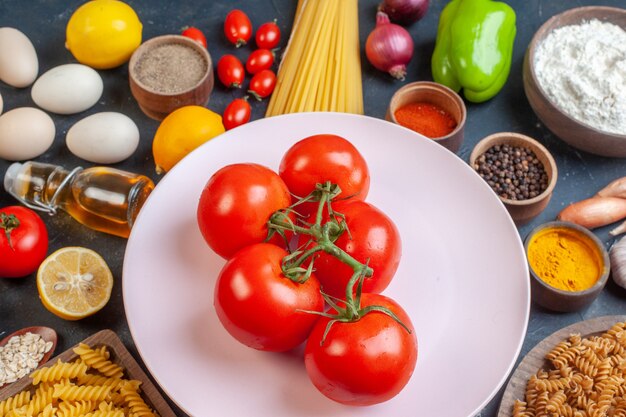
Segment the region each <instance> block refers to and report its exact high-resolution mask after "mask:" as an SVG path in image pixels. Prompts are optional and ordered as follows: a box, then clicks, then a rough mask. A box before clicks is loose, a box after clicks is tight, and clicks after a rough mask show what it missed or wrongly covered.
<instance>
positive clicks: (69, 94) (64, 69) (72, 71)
mask: <svg viewBox="0 0 626 417" xmlns="http://www.w3.org/2000/svg"><path fill="white" fill-rule="evenodd" d="M102 90H103V84H102V77H100V74H98V73H97V72H96V71H95V70H93V69H92V68H90V67H88V66H86V65H82V64H65V65H59V66H58V67H54V68H52V69H50V70H48V71H46V72H45V73H44V74H43V75H42V76H41V77H39V79H38V80H37V81H36V82H35V85H33V89H32V91H31V96H32V98H33V101H34V102H35V103H36V104H37V105H38V106H39V107H41V108H42V109H44V110H48V111H49V112H52V113H58V114H74V113H80V112H81V111H85V110H87V109H88V108H90V107H91V106H93V105H94V104H96V103H97V102H98V100H100V97H101V96H102Z"/></svg>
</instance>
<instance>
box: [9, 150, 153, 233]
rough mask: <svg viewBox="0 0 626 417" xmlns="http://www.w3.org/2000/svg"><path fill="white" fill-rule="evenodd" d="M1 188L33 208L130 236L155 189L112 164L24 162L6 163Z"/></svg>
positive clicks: (141, 176)
mask: <svg viewBox="0 0 626 417" xmlns="http://www.w3.org/2000/svg"><path fill="white" fill-rule="evenodd" d="M4 188H5V190H6V191H7V192H8V193H9V194H11V195H13V196H14V197H15V198H17V199H18V200H20V201H21V202H22V203H23V204H24V205H26V206H27V207H30V208H32V209H34V210H40V211H44V212H48V213H50V214H55V213H56V212H57V210H58V209H62V210H63V211H66V212H67V213H69V214H70V215H71V216H72V217H74V218H75V219H76V220H78V221H79V222H80V223H82V224H84V225H85V226H87V227H90V228H92V229H94V230H98V231H101V232H105V233H110V234H113V235H117V236H121V237H128V235H129V234H130V229H131V228H132V226H133V224H134V222H135V219H136V218H137V214H138V213H139V210H140V209H141V207H142V206H143V204H144V203H145V201H146V199H147V198H148V195H149V194H150V192H151V191H152V190H153V189H154V183H153V182H152V180H151V179H150V178H148V177H146V176H144V175H139V174H133V173H130V172H126V171H121V170H119V169H115V168H110V167H93V168H87V169H83V168H81V167H77V168H74V169H73V170H71V171H68V170H67V169H65V168H63V167H62V166H58V165H52V164H45V163H40V162H33V161H28V162H25V163H18V162H16V163H14V164H12V165H10V166H9V169H8V170H7V172H6V174H5V176H4Z"/></svg>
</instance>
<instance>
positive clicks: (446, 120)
mask: <svg viewBox="0 0 626 417" xmlns="http://www.w3.org/2000/svg"><path fill="white" fill-rule="evenodd" d="M394 115H395V116H396V120H397V121H398V123H399V124H400V125H402V126H404V127H408V128H409V129H411V130H414V131H416V132H417V133H421V134H422V135H424V136H426V137H429V138H439V137H442V136H446V135H448V134H450V133H451V132H452V131H453V130H454V129H455V128H456V125H457V123H456V120H454V118H453V117H452V116H451V115H450V114H449V113H448V112H446V111H445V110H444V109H442V108H441V107H439V106H437V105H435V104H432V103H426V102H417V103H409V104H405V105H404V106H402V107H400V108H399V109H398V110H396V112H395V114H394Z"/></svg>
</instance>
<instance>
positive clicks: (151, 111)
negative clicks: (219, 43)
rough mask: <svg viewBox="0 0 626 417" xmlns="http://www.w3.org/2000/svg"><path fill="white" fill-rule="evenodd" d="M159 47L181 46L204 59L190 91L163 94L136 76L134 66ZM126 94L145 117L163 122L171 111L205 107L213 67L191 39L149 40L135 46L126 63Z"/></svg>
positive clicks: (207, 57) (184, 37) (178, 36)
mask: <svg viewBox="0 0 626 417" xmlns="http://www.w3.org/2000/svg"><path fill="white" fill-rule="evenodd" d="M163 45H182V46H186V47H189V48H191V49H193V50H194V51H196V52H197V53H198V54H199V56H200V57H201V58H202V59H203V60H204V63H205V72H204V74H203V75H202V77H201V78H200V80H199V81H198V82H197V83H196V84H195V85H193V86H192V87H190V88H187V89H184V90H181V91H175V92H171V93H164V92H160V91H156V90H155V89H154V88H152V87H150V86H148V85H146V84H145V83H143V82H141V80H140V77H139V76H138V71H137V63H138V62H140V61H141V60H142V58H143V57H144V56H146V54H149V53H150V52H151V51H152V50H153V49H154V48H156V47H160V46H163ZM128 75H129V82H130V91H131V93H132V94H133V97H135V100H137V103H138V104H139V107H140V108H141V110H142V111H143V112H144V113H145V114H146V115H147V116H149V117H151V118H153V119H156V120H163V119H164V118H165V117H166V116H167V115H168V114H170V113H171V112H173V111H174V110H176V109H178V108H180V107H183V106H189V105H198V106H206V105H207V103H208V102H209V98H210V96H211V92H212V91H213V83H214V80H213V64H212V62H211V56H210V55H209V53H208V51H207V50H206V48H204V47H203V46H202V45H200V44H198V43H197V42H195V41H194V40H192V39H191V38H188V37H186V36H180V35H163V36H157V37H155V38H152V39H150V40H148V41H146V42H144V43H143V44H141V45H140V46H139V48H137V49H136V50H135V52H134V53H133V55H132V56H131V58H130V62H129V64H128Z"/></svg>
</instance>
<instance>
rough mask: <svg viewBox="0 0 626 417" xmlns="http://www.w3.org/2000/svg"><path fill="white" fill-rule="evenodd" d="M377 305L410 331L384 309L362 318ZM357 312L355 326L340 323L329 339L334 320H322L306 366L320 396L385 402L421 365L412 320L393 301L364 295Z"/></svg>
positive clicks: (310, 340)
mask: <svg viewBox="0 0 626 417" xmlns="http://www.w3.org/2000/svg"><path fill="white" fill-rule="evenodd" d="M374 305H375V306H379V307H383V308H386V309H388V310H389V311H391V312H392V313H393V314H394V315H395V316H396V318H397V319H398V320H399V321H400V322H402V323H403V324H404V326H406V328H405V327H404V326H403V325H401V324H400V323H399V322H398V321H397V320H395V319H394V318H393V317H392V316H390V315H389V314H386V313H384V312H382V311H380V310H375V309H374V310H372V311H370V312H368V313H366V314H363V310H365V309H367V308H368V307H369V306H374ZM359 307H360V308H359V311H361V313H360V314H359V317H358V319H357V320H356V321H352V322H341V321H337V322H335V323H334V324H333V325H332V326H331V327H330V329H329V330H328V333H327V334H326V336H324V333H325V332H326V330H327V328H328V323H329V321H330V320H331V318H330V317H321V318H320V320H319V321H318V322H317V323H316V324H315V327H314V328H313V330H312V331H311V334H310V335H309V338H308V340H307V343H306V348H305V352H304V364H305V366H306V370H307V374H308V376H309V378H310V379H311V382H313V385H315V387H316V388H317V389H318V390H320V392H322V394H324V395H325V396H327V397H328V398H330V399H332V400H334V401H337V402H339V403H342V404H348V405H360V406H364V405H373V404H378V403H381V402H384V401H387V400H389V399H391V398H393V397H394V396H395V395H397V394H398V393H399V392H400V391H401V390H402V389H403V388H404V387H405V386H406V384H407V383H408V382H409V379H410V378H411V375H412V374H413V370H414V369H415V364H416V362H417V338H416V336H415V331H414V329H413V325H412V323H411V320H410V318H409V316H408V315H407V314H406V312H405V311H404V310H403V309H402V307H400V305H398V303H396V302H395V301H394V300H392V299H391V298H388V297H385V296H384V295H380V294H362V296H361V299H360V303H359ZM336 313H337V310H331V311H330V314H336ZM407 330H408V331H407Z"/></svg>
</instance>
